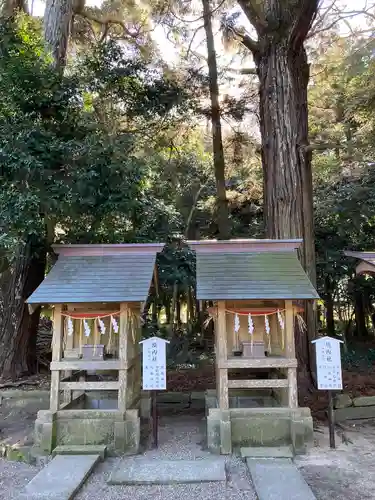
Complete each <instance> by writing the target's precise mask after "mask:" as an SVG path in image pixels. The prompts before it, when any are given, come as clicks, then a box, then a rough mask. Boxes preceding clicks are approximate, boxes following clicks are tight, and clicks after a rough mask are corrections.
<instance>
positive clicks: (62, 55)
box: [43, 0, 73, 72]
mask: <svg viewBox="0 0 375 500" xmlns="http://www.w3.org/2000/svg"><path fill="white" fill-rule="evenodd" d="M72 18H73V0H47V3H46V10H45V13H44V24H43V30H44V39H45V41H46V45H47V48H48V50H49V52H50V53H51V55H52V57H53V61H54V65H55V66H56V69H57V70H58V71H61V72H63V71H64V68H65V64H66V54H67V49H68V43H69V36H70V27H71V23H72Z"/></svg>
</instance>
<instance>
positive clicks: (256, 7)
mask: <svg viewBox="0 0 375 500" xmlns="http://www.w3.org/2000/svg"><path fill="white" fill-rule="evenodd" d="M238 3H239V5H240V7H241V9H242V10H243V12H244V14H245V16H246V17H247V18H248V20H249V21H250V22H251V24H252V25H253V26H254V28H255V29H256V30H257V32H259V31H263V29H264V28H266V27H267V22H266V20H265V17H264V12H262V11H261V7H260V6H261V5H262V3H263V2H257V1H256V0H255V1H254V0H238ZM250 50H251V49H250Z"/></svg>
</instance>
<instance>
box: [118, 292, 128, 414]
mask: <svg viewBox="0 0 375 500" xmlns="http://www.w3.org/2000/svg"><path fill="white" fill-rule="evenodd" d="M119 331H120V334H119V360H120V362H121V363H122V364H123V366H125V367H127V360H128V304H127V303H126V302H121V304H120V330H119ZM127 378H128V371H127V368H125V369H124V368H123V367H122V368H121V369H120V370H119V373H118V380H119V390H118V409H119V410H120V411H121V412H122V413H125V411H126V389H127Z"/></svg>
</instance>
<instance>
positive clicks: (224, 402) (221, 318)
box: [216, 300, 229, 410]
mask: <svg viewBox="0 0 375 500" xmlns="http://www.w3.org/2000/svg"><path fill="white" fill-rule="evenodd" d="M217 308H218V311H217V328H216V359H217V364H218V367H217V372H218V373H217V379H216V384H217V386H218V387H217V389H218V397H219V408H220V410H228V409H229V396H228V369H227V368H221V366H223V363H225V362H226V361H227V358H228V345H227V344H228V343H227V328H226V316H225V300H219V301H218V303H217Z"/></svg>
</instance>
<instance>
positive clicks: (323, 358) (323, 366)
mask: <svg viewBox="0 0 375 500" xmlns="http://www.w3.org/2000/svg"><path fill="white" fill-rule="evenodd" d="M315 346H316V368H317V375H318V389H324V390H329V391H332V390H336V391H340V390H342V374H341V354H340V342H339V341H337V340H336V339H332V338H330V337H325V338H323V339H319V340H318V341H317V342H316V344H315Z"/></svg>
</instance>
